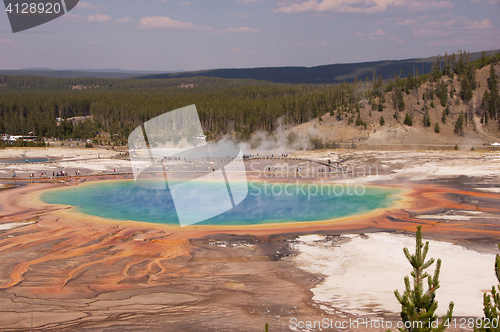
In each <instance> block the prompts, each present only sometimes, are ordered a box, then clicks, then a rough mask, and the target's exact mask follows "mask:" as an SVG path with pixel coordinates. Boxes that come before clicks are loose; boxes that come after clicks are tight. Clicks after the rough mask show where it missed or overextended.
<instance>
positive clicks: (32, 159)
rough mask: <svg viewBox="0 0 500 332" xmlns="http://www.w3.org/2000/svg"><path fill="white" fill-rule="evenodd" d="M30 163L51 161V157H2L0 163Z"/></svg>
mask: <svg viewBox="0 0 500 332" xmlns="http://www.w3.org/2000/svg"><path fill="white" fill-rule="evenodd" d="M26 160H27V161H28V163H42V162H46V161H49V158H17V159H0V164H25V163H26Z"/></svg>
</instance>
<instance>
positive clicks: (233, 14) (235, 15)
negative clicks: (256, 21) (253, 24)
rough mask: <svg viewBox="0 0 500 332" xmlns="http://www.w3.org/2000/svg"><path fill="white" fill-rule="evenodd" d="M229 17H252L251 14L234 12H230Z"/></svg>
mask: <svg viewBox="0 0 500 332" xmlns="http://www.w3.org/2000/svg"><path fill="white" fill-rule="evenodd" d="M231 17H237V18H249V17H252V14H235V13H231Z"/></svg>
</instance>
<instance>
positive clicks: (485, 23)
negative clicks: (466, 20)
mask: <svg viewBox="0 0 500 332" xmlns="http://www.w3.org/2000/svg"><path fill="white" fill-rule="evenodd" d="M494 28H495V27H494V26H493V23H491V21H490V20H488V19H484V20H482V21H481V22H477V21H475V22H472V23H470V24H469V25H467V26H466V27H465V29H494Z"/></svg>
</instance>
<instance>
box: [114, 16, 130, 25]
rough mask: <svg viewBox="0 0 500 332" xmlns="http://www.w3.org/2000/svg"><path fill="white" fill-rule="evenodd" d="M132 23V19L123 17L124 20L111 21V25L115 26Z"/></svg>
mask: <svg viewBox="0 0 500 332" xmlns="http://www.w3.org/2000/svg"><path fill="white" fill-rule="evenodd" d="M132 22H134V19H133V18H132V17H124V18H119V19H116V20H114V21H113V23H116V24H125V23H132Z"/></svg>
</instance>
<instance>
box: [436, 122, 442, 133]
mask: <svg viewBox="0 0 500 332" xmlns="http://www.w3.org/2000/svg"><path fill="white" fill-rule="evenodd" d="M434 131H435V132H436V133H439V132H440V131H441V129H440V128H439V123H438V122H436V124H435V125H434Z"/></svg>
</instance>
